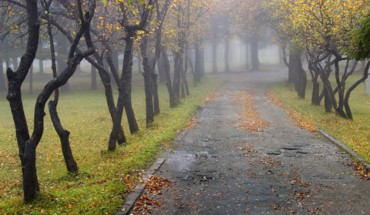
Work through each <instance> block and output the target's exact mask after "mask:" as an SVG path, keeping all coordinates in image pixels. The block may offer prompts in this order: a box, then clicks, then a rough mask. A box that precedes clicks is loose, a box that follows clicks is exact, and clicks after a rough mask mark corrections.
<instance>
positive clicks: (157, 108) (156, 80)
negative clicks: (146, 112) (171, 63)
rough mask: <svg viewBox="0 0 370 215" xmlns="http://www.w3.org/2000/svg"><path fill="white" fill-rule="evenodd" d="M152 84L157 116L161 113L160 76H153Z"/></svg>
mask: <svg viewBox="0 0 370 215" xmlns="http://www.w3.org/2000/svg"><path fill="white" fill-rule="evenodd" d="M152 83H153V106H154V115H157V114H159V113H160V112H161V110H160V107H159V95H158V75H157V74H155V73H153V74H152Z"/></svg>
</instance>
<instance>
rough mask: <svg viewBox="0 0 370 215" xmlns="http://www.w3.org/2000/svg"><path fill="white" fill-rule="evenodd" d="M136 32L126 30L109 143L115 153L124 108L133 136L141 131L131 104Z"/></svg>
mask: <svg viewBox="0 0 370 215" xmlns="http://www.w3.org/2000/svg"><path fill="white" fill-rule="evenodd" d="M134 36H135V31H133V30H130V29H127V30H126V46H125V51H124V56H123V64H122V75H121V78H120V82H119V91H118V92H119V95H118V101H117V108H116V114H115V118H114V120H113V128H112V131H111V134H110V137H109V141H108V150H109V151H114V150H115V149H116V140H117V137H118V132H119V128H120V126H121V121H122V114H123V108H125V109H126V116H127V120H128V124H129V128H130V132H131V133H132V134H133V133H135V132H137V131H139V127H138V125H137V122H136V118H135V114H134V111H133V108H132V103H131V80H132V64H133V45H134Z"/></svg>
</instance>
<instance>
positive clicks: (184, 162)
mask: <svg viewBox="0 0 370 215" xmlns="http://www.w3.org/2000/svg"><path fill="white" fill-rule="evenodd" d="M194 161H195V155H194V154H189V153H186V152H185V151H177V150H174V151H173V152H172V153H171V155H170V156H169V157H168V158H167V161H166V162H167V164H168V166H170V168H171V169H173V170H174V171H178V172H185V171H187V170H189V168H190V166H191V164H192V163H193V162H194Z"/></svg>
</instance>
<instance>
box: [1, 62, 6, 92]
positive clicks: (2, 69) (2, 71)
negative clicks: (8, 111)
mask: <svg viewBox="0 0 370 215" xmlns="http://www.w3.org/2000/svg"><path fill="white" fill-rule="evenodd" d="M5 91H6V84H5V76H4V67H3V60H2V59H0V92H5Z"/></svg>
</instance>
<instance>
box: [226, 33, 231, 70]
mask: <svg viewBox="0 0 370 215" xmlns="http://www.w3.org/2000/svg"><path fill="white" fill-rule="evenodd" d="M229 49H230V41H229V35H228V33H227V34H226V37H225V72H230V65H229V58H230V52H229Z"/></svg>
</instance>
